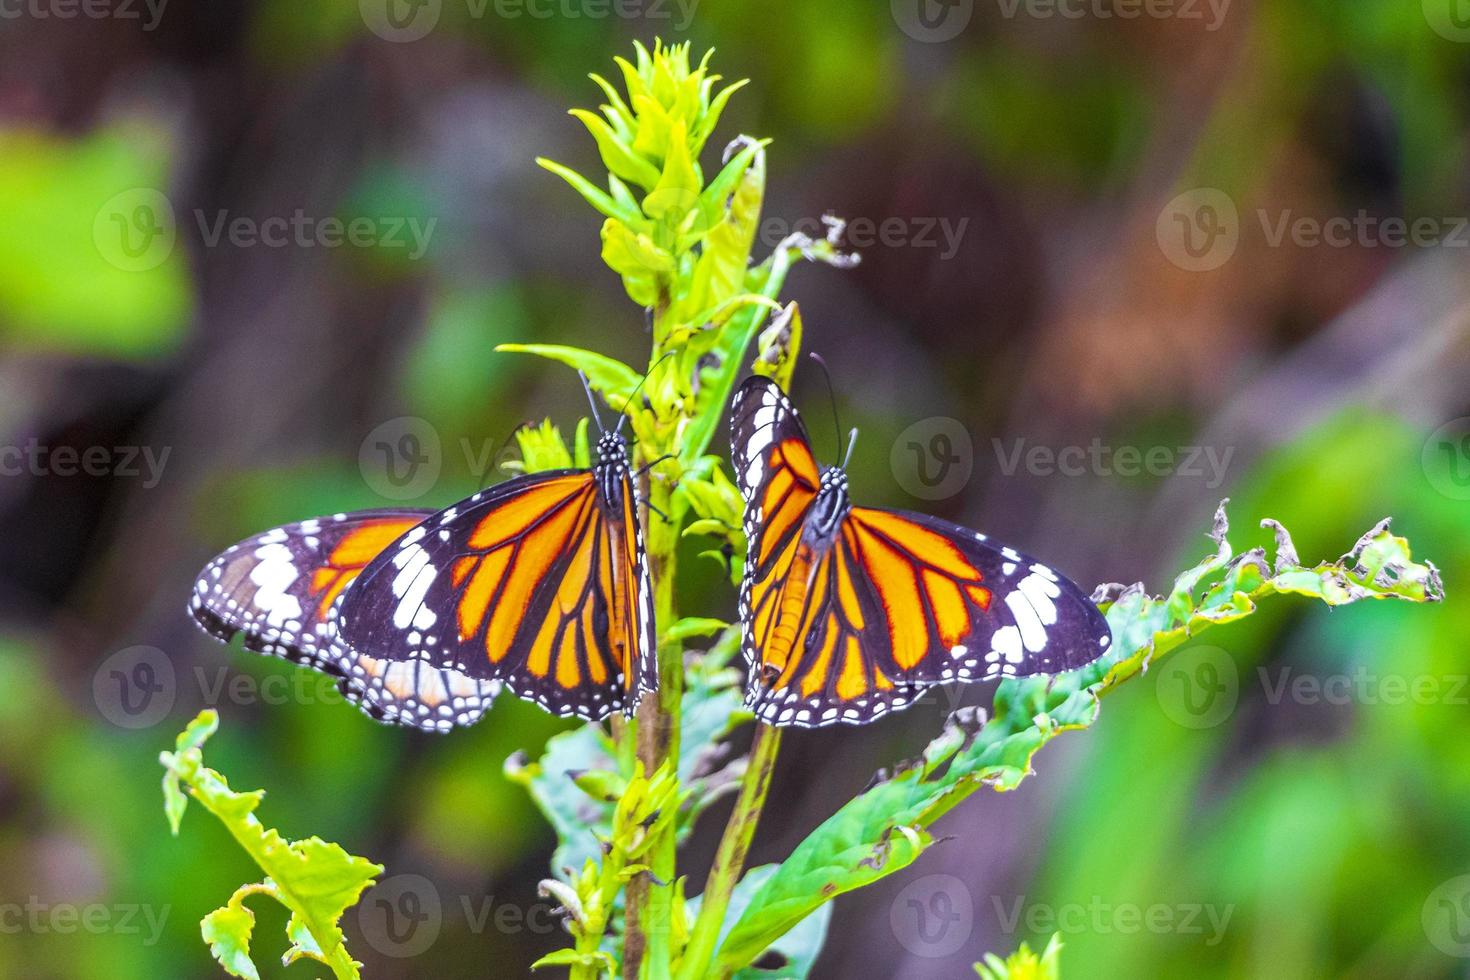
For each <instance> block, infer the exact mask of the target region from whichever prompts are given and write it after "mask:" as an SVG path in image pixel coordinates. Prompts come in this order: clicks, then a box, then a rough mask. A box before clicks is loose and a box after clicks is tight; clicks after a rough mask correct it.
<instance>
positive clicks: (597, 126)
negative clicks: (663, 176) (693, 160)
mask: <svg viewBox="0 0 1470 980" xmlns="http://www.w3.org/2000/svg"><path fill="white" fill-rule="evenodd" d="M571 114H572V115H573V116H576V117H577V118H578V119H580V120H582V124H583V125H584V126H586V127H587V131H588V132H589V133H591V134H592V138H593V139H594V140H596V141H597V152H598V153H599V154H600V155H601V156H602V162H603V164H605V165H606V166H607V169H608V170H609V171H611V172H612V173H614V174H616V175H617V176H619V177H621V178H622V179H624V180H628V181H632V182H633V183H635V184H637V185H638V186H639V187H644V188H651V187H654V186H656V185H657V184H658V182H659V171H658V168H657V167H655V166H654V165H653V164H651V163H649V162H648V161H647V160H645V159H644V158H643V157H641V156H639V155H638V154H637V153H635V152H633V148H632V147H631V146H629V145H628V144H627V143H624V142H623V141H622V140H621V139H619V138H618V134H617V133H615V132H613V130H612V127H611V126H609V125H608V124H607V120H605V119H603V118H602V117H601V116H599V115H597V114H596V113H595V112H588V111H587V110H586V109H572V110H571Z"/></svg>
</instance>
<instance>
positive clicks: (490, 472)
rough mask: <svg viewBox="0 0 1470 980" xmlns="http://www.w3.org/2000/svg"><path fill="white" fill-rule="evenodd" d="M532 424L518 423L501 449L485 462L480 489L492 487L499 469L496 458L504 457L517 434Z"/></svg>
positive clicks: (505, 439)
mask: <svg viewBox="0 0 1470 980" xmlns="http://www.w3.org/2000/svg"><path fill="white" fill-rule="evenodd" d="M530 424H531V423H530V422H517V423H516V427H515V428H514V429H511V430H510V432H509V433H508V434H507V435H506V437H505V438H504V439H502V440H501V441H500V447H499V448H498V449H495V450H493V452H492V455H491V456H490V458H489V459H488V460H486V461H485V472H483V473H481V474H480V489H481V490H484V489H485V488H486V487H487V486H489V485H490V481H491V480H492V479H493V478H494V474H495V470H496V469H497V467H496V465H495V460H496V458H497V457H499V456H502V455H504V453H505V451H506V450H507V449H509V448H510V443H511V440H512V439H514V438H515V437H516V433H517V432H519V431H521V430H522V429H524V428H527V427H528V426H529V425H530ZM466 455H468V454H466ZM501 465H504V464H501Z"/></svg>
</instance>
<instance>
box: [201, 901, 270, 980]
mask: <svg viewBox="0 0 1470 980" xmlns="http://www.w3.org/2000/svg"><path fill="white" fill-rule="evenodd" d="M247 887H248V886H247ZM244 891H245V889H241V891H237V892H236V893H235V894H234V895H233V896H232V897H231V898H230V901H229V903H228V904H227V905H225V906H223V907H221V908H217V909H215V910H214V911H213V912H211V913H209V914H208V915H206V916H205V917H204V918H203V919H202V920H201V921H200V923H199V931H200V934H201V935H202V936H203V937H204V941H205V942H206V943H208V944H209V952H210V955H211V956H213V957H214V958H215V960H216V961H217V962H218V963H219V965H220V966H221V967H223V968H224V971H225V972H226V973H228V974H229V975H230V976H232V977H242V978H244V980H260V971H259V970H258V969H257V968H256V966H255V962H254V961H253V960H251V959H250V936H251V933H252V932H253V931H254V930H255V913H254V912H252V911H250V909H249V908H247V907H246V906H245V903H244V902H243V901H242V899H243V897H244V896H243V895H242V892H244Z"/></svg>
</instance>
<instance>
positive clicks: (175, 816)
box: [163, 708, 219, 837]
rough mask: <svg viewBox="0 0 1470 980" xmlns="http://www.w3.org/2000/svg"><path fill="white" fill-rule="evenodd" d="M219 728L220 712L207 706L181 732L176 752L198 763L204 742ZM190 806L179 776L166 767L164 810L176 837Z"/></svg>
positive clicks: (176, 743) (177, 740)
mask: <svg viewBox="0 0 1470 980" xmlns="http://www.w3.org/2000/svg"><path fill="white" fill-rule="evenodd" d="M218 728H219V712H217V711H215V710H214V709H213V708H207V709H205V710H204V711H201V712H199V714H198V715H196V716H195V718H194V720H193V721H191V722H189V724H188V725H187V726H186V727H185V728H184V730H183V731H182V732H180V733H179V737H178V738H177V739H176V740H175V742H174V752H175V754H176V755H178V756H181V757H182V756H186V755H190V753H192V756H190V757H191V758H192V759H195V760H196V761H195V763H194V764H195V765H197V764H198V762H197V759H198V758H199V751H200V750H201V749H202V748H203V747H204V743H205V742H207V741H208V740H209V736H211V735H213V734H214V733H215V731H216V730H218ZM188 806H189V798H188V797H187V796H185V795H184V791H183V789H182V788H181V787H180V785H179V776H178V774H177V773H176V772H174V770H172V769H165V770H164V773H163V812H164V815H165V816H167V817H168V825H169V829H170V830H171V831H173V835H174V836H175V837H177V836H179V822H180V821H182V820H183V819H184V811H185V810H186V809H187V808H188Z"/></svg>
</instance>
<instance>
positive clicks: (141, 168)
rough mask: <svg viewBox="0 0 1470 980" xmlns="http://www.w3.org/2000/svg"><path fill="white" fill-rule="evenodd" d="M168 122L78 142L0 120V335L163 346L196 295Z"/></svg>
mask: <svg viewBox="0 0 1470 980" xmlns="http://www.w3.org/2000/svg"><path fill="white" fill-rule="evenodd" d="M170 150H171V148H170V146H169V143H168V139H167V135H166V133H165V132H164V131H163V130H161V129H154V128H152V127H147V126H144V125H142V124H138V123H133V124H129V125H127V126H117V127H114V128H111V129H107V130H102V131H99V132H98V133H96V134H94V135H92V136H89V137H87V138H86V139H85V140H81V141H77V142H75V143H67V142H63V141H61V140H59V139H57V138H54V137H51V136H48V135H43V134H41V133H32V132H25V131H15V130H10V131H0V341H3V342H4V343H5V344H6V345H7V346H10V347H16V348H19V349H22V350H26V349H31V350H43V351H67V352H73V353H78V354H86V355H100V356H104V357H119V358H129V359H144V358H154V357H159V356H163V355H166V354H168V353H169V352H170V351H172V350H173V349H174V348H175V347H176V346H177V345H178V344H179V342H180V341H181V340H182V339H183V336H184V330H185V328H186V326H187V324H188V320H189V317H190V315H191V307H192V305H193V301H192V297H191V296H190V292H189V283H188V277H187V272H186V268H185V261H184V250H183V248H182V245H181V244H180V243H179V242H178V241H177V239H178V232H179V228H178V225H179V224H180V223H182V222H184V221H186V220H187V219H186V218H185V216H184V215H182V214H175V212H174V208H173V206H172V204H171V203H170V202H169V200H168V198H167V197H166V196H165V195H164V193H163V191H166V190H167V189H168V162H169V155H170Z"/></svg>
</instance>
